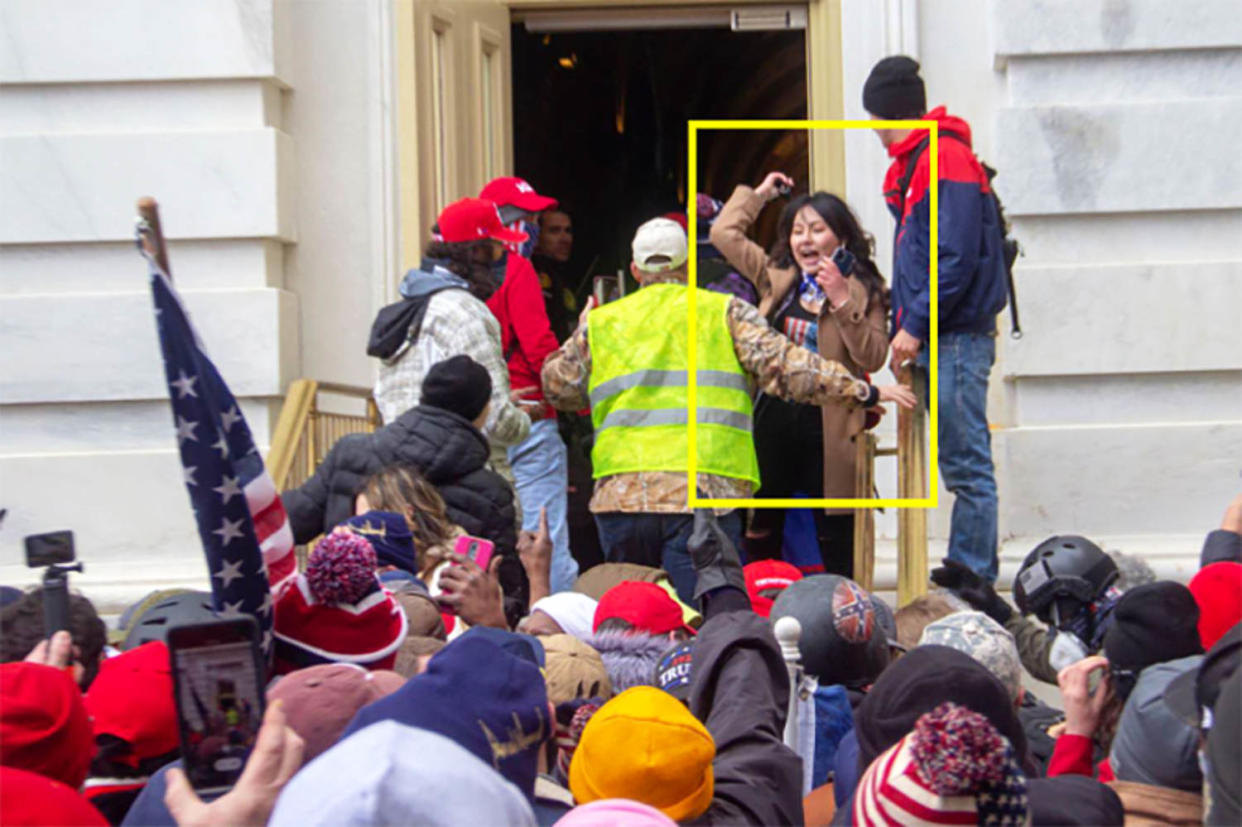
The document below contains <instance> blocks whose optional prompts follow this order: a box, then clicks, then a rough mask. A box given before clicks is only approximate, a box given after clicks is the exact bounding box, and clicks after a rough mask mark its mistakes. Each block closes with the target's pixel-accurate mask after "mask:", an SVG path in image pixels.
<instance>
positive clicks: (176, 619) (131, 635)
mask: <svg viewBox="0 0 1242 827" xmlns="http://www.w3.org/2000/svg"><path fill="white" fill-rule="evenodd" d="M218 619H219V617H218V616H217V615H216V611H215V609H214V608H213V606H212V603H211V593H210V592H195V591H185V590H165V591H157V592H152V593H151V594H149V595H147V596H146V597H144V598H143V599H142V600H140V601H139V602H138V603H136V604H134V605H133V606H131V607H130V608H129V609H128V610H126V612H125V614H124V615H122V616H121V624H120V625H121V628H122V629H125V642H124V643H123V644H122V645H121V648H122V649H124V650H126V651H128V650H130V649H133V648H135V647H137V646H141V645H142V644H144V643H150V642H151V641H153V640H162V641H164V642H165V643H167V642H168V630H169V629H170V628H172V627H173V626H187V625H190V624H193V623H210V622H211V621H213V620H218Z"/></svg>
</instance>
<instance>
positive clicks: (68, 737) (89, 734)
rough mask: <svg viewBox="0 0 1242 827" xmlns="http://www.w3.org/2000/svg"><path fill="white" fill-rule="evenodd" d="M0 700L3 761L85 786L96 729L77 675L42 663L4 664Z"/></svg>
mask: <svg viewBox="0 0 1242 827" xmlns="http://www.w3.org/2000/svg"><path fill="white" fill-rule="evenodd" d="M0 699H2V702H0V764H3V765H4V766H6V767H17V768H18V769H23V770H29V771H30V772H35V773H38V774H39V775H46V776H47V777H48V778H54V779H56V780H57V781H60V782H62V783H64V784H67V785H68V786H69V787H71V788H72V789H75V790H76V789H78V788H79V787H81V786H82V782H84V781H86V774H87V771H88V770H89V769H90V765H91V758H93V757H94V755H95V733H94V732H93V731H92V729H91V719H90V716H89V715H87V712H86V706H85V705H84V704H83V703H82V693H81V692H80V691H79V690H78V685H77V684H76V683H74V682H73V678H71V677H69V676H68V675H67V674H65V671H64V670H61V669H54V668H53V667H51V666H44V665H43V664H41V663H5V664H0ZM5 798H8V796H7V795H6V796H5Z"/></svg>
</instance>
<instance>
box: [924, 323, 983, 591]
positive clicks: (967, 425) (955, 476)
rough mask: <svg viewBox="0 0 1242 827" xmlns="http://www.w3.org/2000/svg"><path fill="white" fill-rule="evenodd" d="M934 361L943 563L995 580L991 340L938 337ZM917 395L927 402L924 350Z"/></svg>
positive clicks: (955, 335) (968, 335)
mask: <svg viewBox="0 0 1242 827" xmlns="http://www.w3.org/2000/svg"><path fill="white" fill-rule="evenodd" d="M939 351H940V360H939V370H940V383H939V384H940V387H939V392H940V421H939V431H938V433H939V443H940V444H939V448H940V474H941V476H942V477H944V484H945V487H946V488H948V489H949V490H950V491H951V492H953V497H954V500H953V516H952V519H951V521H950V524H949V559H950V560H956V561H958V562H959V563H962V564H964V565H966V566H969V567H970V568H971V569H972V570H973V571H975V572H976V573H977V574H979V575H981V576H982V577H986V578H987V579H988V580H990V581H992V582H995V580H996V575H997V569H998V563H997V559H996V476H995V474H994V473H993V470H992V435H991V434H990V433H989V432H988V416H987V403H988V374H989V373H990V372H991V370H992V363H993V362H994V361H995V360H996V339H995V337H994V336H992V335H990V334H986V333H942V334H941V335H940V342H939ZM917 365H918V367H919V368H920V370H918V371H916V373H917V375H918V377H919V384H920V387H919V391H920V394H921V396H922V398H923V400H924V404H928V401H929V400H928V386H927V381H928V378H927V368H928V356H927V351H926V350H922V351H920V352H919V357H918V362H917Z"/></svg>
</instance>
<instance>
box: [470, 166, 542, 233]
mask: <svg viewBox="0 0 1242 827" xmlns="http://www.w3.org/2000/svg"><path fill="white" fill-rule="evenodd" d="M479 197H480V198H482V199H483V200H485V201H491V202H492V203H493V204H495V205H496V206H497V207H500V212H501V218H502V219H503V218H508V220H507V221H505V223H506V224H508V223H510V222H511V221H514V220H515V219H516V218H517V217H518V216H512V217H507V216H505V215H504V213H505V212H506V210H505V207H512V208H514V209H515V210H516V211H519V212H523V213H535V212H543V211H544V210H550V209H552V208H553V207H555V206H556V199H555V198H549V197H548V196H546V195H540V194H539V193H537V192H535V188H534V187H532V186H531V185H530V184H528V183H527V182H526V181H524V180H523V179H521V178H516V177H513V176H506V177H504V178H493V179H492V180H491V181H488V182H487V186H485V187H483V190H482V191H481V192H480V193H479Z"/></svg>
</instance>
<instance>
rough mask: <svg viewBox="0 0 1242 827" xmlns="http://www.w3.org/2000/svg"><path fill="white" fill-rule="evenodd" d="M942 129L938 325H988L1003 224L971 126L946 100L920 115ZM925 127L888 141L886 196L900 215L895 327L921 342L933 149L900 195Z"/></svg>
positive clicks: (1001, 278) (999, 294)
mask: <svg viewBox="0 0 1242 827" xmlns="http://www.w3.org/2000/svg"><path fill="white" fill-rule="evenodd" d="M923 117H924V119H926V120H934V121H936V122H937V123H938V124H939V125H940V129H939V138H940V141H939V155H938V159H939V164H938V169H939V187H938V190H937V192H938V194H939V203H938V205H937V207H938V211H939V220H938V222H937V226H938V230H939V250H938V253H937V255H938V258H937V262H938V272H937V276H936V278H937V285H938V287H939V290H938V293H937V295H938V297H939V302H940V304H939V311H940V333H941V334H942V335H943V334H946V333H991V332H993V331H994V330H995V329H996V314H997V313H999V312H1000V311H1001V309H1002V308H1004V306H1005V301H1006V298H1005V289H1006V288H1005V257H1004V252H1003V250H1002V242H1003V241H1004V231H1003V229H1002V227H1001V223H1000V216H999V214H998V212H997V209H996V202H995V201H994V199H993V198H992V190H991V186H990V184H989V183H988V178H987V175H986V174H985V173H984V171H983V167H982V166H980V164H979V161H978V159H976V158H975V156H974V152H973V151H972V149H971V146H970V140H971V136H970V126H969V124H967V123H966V122H965V121H964V120H962V119H961V118H958V117H955V116H953V115H950V114H948V112H946V111H945V108H944V107H943V106H940V107H937V108H935V109H933V110H932V111H930V112H928V113H927V114H926V115H924V116H923ZM927 136H928V132H927V130H915V131H914V132H911V133H910V135H908V136H907V137H906V138H905V139H904V140H901V141H898V142H897V143H895V144H893V145H891V146H890V147H889V148H888V154H889V156H890V157H892V159H893V163H892V165H891V166H890V167H889V168H888V173H887V174H886V175H885V177H884V199H885V201H886V202H887V204H888V208H889V212H891V213H892V214H893V218H895V219H896V220H897V226H896V231H895V234H894V236H893V238H894V242H893V295H892V299H893V331H892V332H893V334H894V335H895V334H896V333H897V331H898V330H905V331H907V332H908V333H910V334H911V335H912V336H914V337H915V338H917V339H919V340H920V341H923V342H926V341H927V338H928V332H929V330H930V297H931V292H930V284H931V282H930V278H929V271H928V243H929V240H930V238H931V235H930V232H929V228H930V226H931V198H930V195H929V188H930V185H931V149H930V147H929V148H927V149H926V150H924V151H923V152H922V154H921V155H920V156H919V157H918V162H917V164H916V165H915V167H914V174H913V176H912V177H911V178H910V183H909V186H908V188H907V190H906V193H905V199H904V203H903V199H902V193H901V191H900V190H901V187H900V181H901V179H902V177H903V176H904V175H905V174H906V169H907V167H908V166H909V164H910V162H911V160H913V158H914V156H915V153H916V151H917V149H918V146H919V144H920V143H922V141H923V140H924V139H925V138H927Z"/></svg>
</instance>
